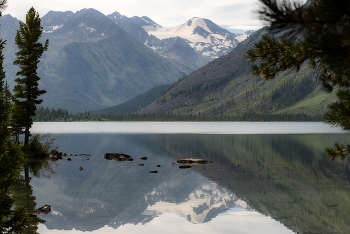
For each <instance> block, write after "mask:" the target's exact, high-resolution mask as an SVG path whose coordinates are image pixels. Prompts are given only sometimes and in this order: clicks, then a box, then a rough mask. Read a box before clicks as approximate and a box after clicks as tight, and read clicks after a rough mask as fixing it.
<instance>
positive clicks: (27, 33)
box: [12, 7, 49, 145]
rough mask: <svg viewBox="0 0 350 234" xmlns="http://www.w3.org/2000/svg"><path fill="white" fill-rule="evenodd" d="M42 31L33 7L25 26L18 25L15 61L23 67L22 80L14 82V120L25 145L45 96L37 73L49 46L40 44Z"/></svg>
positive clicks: (20, 72) (20, 73) (21, 69)
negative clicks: (41, 96) (37, 108)
mask: <svg viewBox="0 0 350 234" xmlns="http://www.w3.org/2000/svg"><path fill="white" fill-rule="evenodd" d="M42 31H43V28H42V27H41V25H40V17H39V14H38V13H37V12H36V11H35V9H34V8H33V7H32V8H30V10H29V11H28V13H27V15H26V23H22V22H20V24H19V30H18V31H17V34H16V37H15V42H16V45H17V47H18V49H19V51H18V52H17V53H16V58H17V59H16V60H15V61H14V62H13V64H14V65H18V66H19V67H20V71H19V72H17V73H16V76H19V77H18V78H16V79H15V81H16V82H17V85H16V86H15V87H14V89H13V90H14V97H15V101H14V107H13V115H12V118H13V121H14V123H15V127H16V130H17V134H21V133H23V132H24V134H25V138H24V145H28V143H29V136H30V131H29V129H30V127H31V126H32V124H33V119H32V117H33V116H35V111H36V105H38V104H40V103H41V102H42V100H41V99H38V97H39V96H40V95H42V94H44V93H46V91H45V90H40V89H39V87H38V86H39V83H38V82H39V80H40V77H39V76H38V74H37V68H38V63H39V62H40V61H39V59H40V58H41V56H42V54H43V53H44V51H46V50H47V49H48V45H49V41H48V40H46V41H45V44H44V45H43V44H42V43H40V42H39V39H40V37H41V35H42ZM21 128H23V129H24V131H23V130H22V129H21Z"/></svg>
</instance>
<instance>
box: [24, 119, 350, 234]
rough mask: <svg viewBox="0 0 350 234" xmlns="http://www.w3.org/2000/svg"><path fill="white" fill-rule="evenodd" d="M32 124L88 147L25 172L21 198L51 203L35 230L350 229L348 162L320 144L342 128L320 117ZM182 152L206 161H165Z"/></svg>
mask: <svg viewBox="0 0 350 234" xmlns="http://www.w3.org/2000/svg"><path fill="white" fill-rule="evenodd" d="M32 131H33V132H37V133H51V137H57V140H55V145H57V146H59V150H60V151H62V152H66V153H70V154H88V155H91V156H84V157H82V156H73V157H63V160H58V161H56V162H53V163H51V164H52V167H51V170H50V171H43V172H42V173H41V175H40V177H35V176H33V175H31V181H30V189H27V190H25V191H27V193H28V194H23V197H22V199H23V200H25V199H28V200H29V199H31V200H34V199H35V200H34V201H35V203H36V206H37V207H39V206H42V205H44V204H50V205H51V206H52V211H51V212H50V213H49V214H48V215H41V216H38V217H39V218H40V219H42V220H44V221H45V222H43V223H41V224H37V225H36V227H37V228H38V229H37V232H38V233H82V232H88V233H152V234H153V233H244V234H247V233H278V234H280V233H349V230H350V223H349V217H350V193H349V191H350V171H349V163H348V161H347V160H345V161H344V162H343V163H340V162H338V161H336V162H329V161H328V160H327V158H326V157H325V152H324V149H325V147H331V146H333V144H334V142H336V141H339V142H341V143H349V142H350V136H349V135H348V134H345V133H344V132H342V131H341V130H340V129H339V128H331V127H330V126H329V125H324V124H323V123H35V124H34V126H33V129H32ZM105 153H124V154H127V155H130V156H132V157H133V159H134V160H133V161H126V162H119V161H115V160H106V159H104V158H103V157H102V156H103V155H104V154H105ZM141 157H147V158H148V159H147V160H144V161H143V160H141V159H139V158H141ZM67 158H71V161H68V160H67ZM181 158H201V159H205V160H210V161H213V163H209V164H205V165H193V166H192V167H191V168H188V169H180V168H179V166H181V165H182V164H176V165H172V164H171V163H173V162H176V160H177V159H181ZM88 159H89V160H88ZM139 164H144V165H143V166H140V165H139ZM157 165H160V167H157ZM237 165H239V166H237ZM80 167H82V170H80V169H81V168H80ZM79 168H80V169H79ZM150 171H157V172H158V173H149V172H150ZM23 191H24V190H23Z"/></svg>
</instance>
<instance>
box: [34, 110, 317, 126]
mask: <svg viewBox="0 0 350 234" xmlns="http://www.w3.org/2000/svg"><path fill="white" fill-rule="evenodd" d="M322 120H323V116H321V115H319V116H317V115H313V116H310V115H306V114H260V113H254V112H246V113H244V114H242V115H224V114H220V113H219V114H218V115H214V116H211V115H201V114H200V113H199V114H198V115H194V114H188V115H183V114H182V115H181V114H173V113H160V114H133V113H132V114H111V113H108V114H91V113H90V112H89V111H85V112H84V113H80V114H71V113H69V112H68V111H67V110H64V109H56V110H55V109H49V108H44V107H40V108H38V110H37V111H36V115H35V116H34V117H33V121H35V122H83V121H161V122H163V121H322Z"/></svg>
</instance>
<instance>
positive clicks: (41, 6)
mask: <svg viewBox="0 0 350 234" xmlns="http://www.w3.org/2000/svg"><path fill="white" fill-rule="evenodd" d="M257 2H258V0H98V1H97V0H8V7H7V9H6V10H5V11H4V12H3V14H10V15H12V16H13V17H16V18H18V19H19V20H22V21H24V19H25V15H26V12H27V11H28V10H29V8H30V7H32V6H33V7H34V8H35V9H36V10H37V11H38V12H39V14H40V16H41V17H42V16H44V15H45V14H46V13H47V12H48V11H50V10H53V11H73V12H74V13H75V12H76V11H79V10H81V9H83V8H94V9H96V10H98V11H100V12H102V13H103V14H105V15H108V14H110V13H113V12H115V11H117V12H119V13H120V14H122V15H125V16H128V17H132V16H148V17H150V18H151V19H152V20H153V21H155V22H156V23H158V24H160V25H161V26H163V27H174V26H177V25H180V24H182V23H185V22H186V21H187V20H189V19H190V18H192V17H202V18H206V19H210V20H212V21H213V22H214V23H216V24H218V25H220V26H227V27H229V28H231V29H240V30H250V29H253V30H256V29H259V28H261V27H262V26H263V24H262V22H260V21H259V20H258V19H257V17H256V15H255V14H254V13H253V11H254V10H256V9H257Z"/></svg>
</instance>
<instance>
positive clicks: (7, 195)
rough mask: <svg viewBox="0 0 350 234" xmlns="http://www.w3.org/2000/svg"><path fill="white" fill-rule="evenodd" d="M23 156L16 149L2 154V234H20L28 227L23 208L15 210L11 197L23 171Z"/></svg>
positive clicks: (0, 201) (0, 171) (0, 178)
mask: <svg viewBox="0 0 350 234" xmlns="http://www.w3.org/2000/svg"><path fill="white" fill-rule="evenodd" d="M21 162H22V158H21V154H20V152H19V151H18V150H16V148H15V147H14V148H11V149H10V150H9V151H6V152H1V153H0V233H19V232H21V231H22V230H23V229H24V228H25V227H26V226H27V225H28V216H27V215H26V214H25V210H24V209H23V208H16V209H12V208H13V204H14V202H15V199H14V198H13V196H11V192H12V189H13V186H14V185H15V183H16V181H17V179H18V176H19V174H20V169H21Z"/></svg>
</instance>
